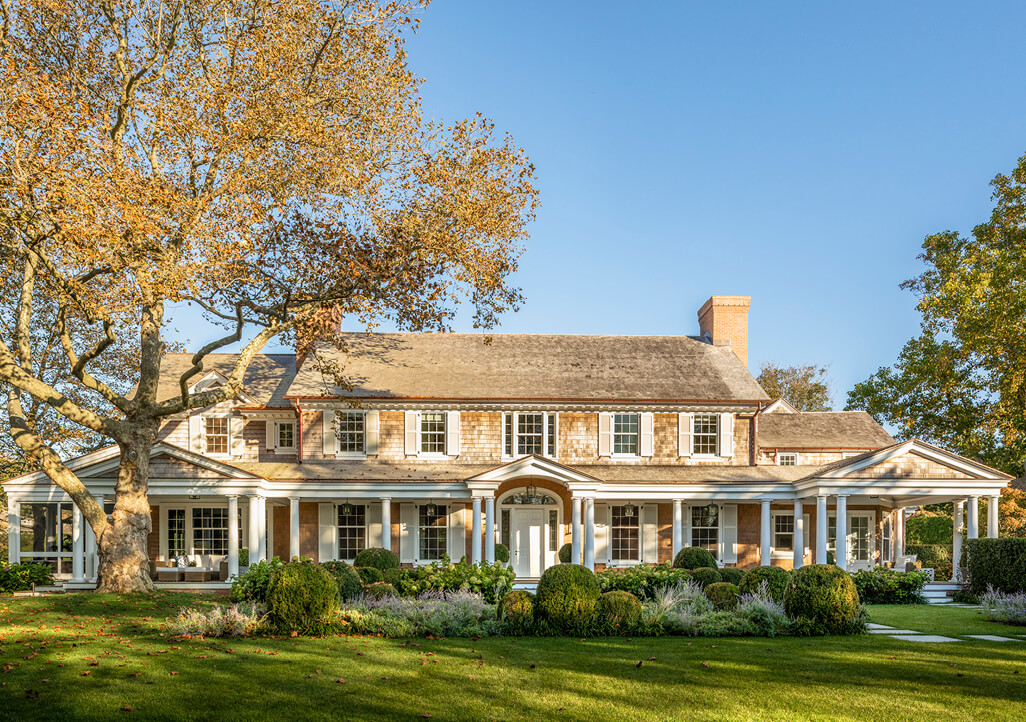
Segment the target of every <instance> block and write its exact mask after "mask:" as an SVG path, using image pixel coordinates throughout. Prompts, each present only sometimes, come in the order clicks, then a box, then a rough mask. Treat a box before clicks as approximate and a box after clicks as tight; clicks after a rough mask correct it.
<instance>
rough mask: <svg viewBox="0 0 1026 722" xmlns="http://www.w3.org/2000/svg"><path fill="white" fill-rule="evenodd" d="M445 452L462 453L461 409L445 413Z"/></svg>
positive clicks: (452, 454) (451, 454)
mask: <svg viewBox="0 0 1026 722" xmlns="http://www.w3.org/2000/svg"><path fill="white" fill-rule="evenodd" d="M445 453H446V455H447V456H459V455H460V412H459V411H449V412H447V413H446V414H445Z"/></svg>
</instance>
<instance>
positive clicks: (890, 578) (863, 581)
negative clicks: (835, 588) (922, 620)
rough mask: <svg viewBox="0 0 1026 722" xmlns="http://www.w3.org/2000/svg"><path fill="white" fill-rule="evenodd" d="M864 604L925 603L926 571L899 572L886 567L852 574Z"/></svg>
mask: <svg viewBox="0 0 1026 722" xmlns="http://www.w3.org/2000/svg"><path fill="white" fill-rule="evenodd" d="M851 579H852V581H853V582H855V588H856V589H857V590H858V592H859V599H860V600H862V603H863V604H923V603H924V601H925V600H924V599H923V587H925V586H926V583H927V582H928V581H929V577H928V576H927V575H926V573H925V572H918V571H917V572H897V571H894V570H893V569H885V568H884V567H874V568H873V569H864V570H861V571H857V572H855V573H854V574H852V575H851Z"/></svg>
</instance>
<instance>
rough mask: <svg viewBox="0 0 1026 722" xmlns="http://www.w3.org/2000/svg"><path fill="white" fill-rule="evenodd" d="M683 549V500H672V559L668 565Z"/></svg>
mask: <svg viewBox="0 0 1026 722" xmlns="http://www.w3.org/2000/svg"><path fill="white" fill-rule="evenodd" d="M683 548H684V500H683V499H674V500H673V557H672V558H671V559H670V563H671V564H672V563H673V561H674V560H675V559H676V558H677V554H678V553H679V552H680V550H681V549H683Z"/></svg>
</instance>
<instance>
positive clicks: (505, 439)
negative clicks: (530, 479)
mask: <svg viewBox="0 0 1026 722" xmlns="http://www.w3.org/2000/svg"><path fill="white" fill-rule="evenodd" d="M557 423H558V422H557V421H556V414H551V413H545V412H540V411H518V412H516V413H512V412H510V413H505V414H503V415H502V455H503V457H504V458H506V459H512V458H517V457H521V456H528V455H529V454H538V455H539V456H547V457H549V458H553V459H554V458H555V457H556V437H557Z"/></svg>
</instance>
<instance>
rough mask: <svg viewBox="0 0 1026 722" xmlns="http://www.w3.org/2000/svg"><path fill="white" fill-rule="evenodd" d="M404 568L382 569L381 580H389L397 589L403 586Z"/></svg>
mask: <svg viewBox="0 0 1026 722" xmlns="http://www.w3.org/2000/svg"><path fill="white" fill-rule="evenodd" d="M402 578H403V570H402V569H382V570H381V581H383V582H388V583H389V584H391V585H392V586H393V587H395V588H396V589H400V588H402Z"/></svg>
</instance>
